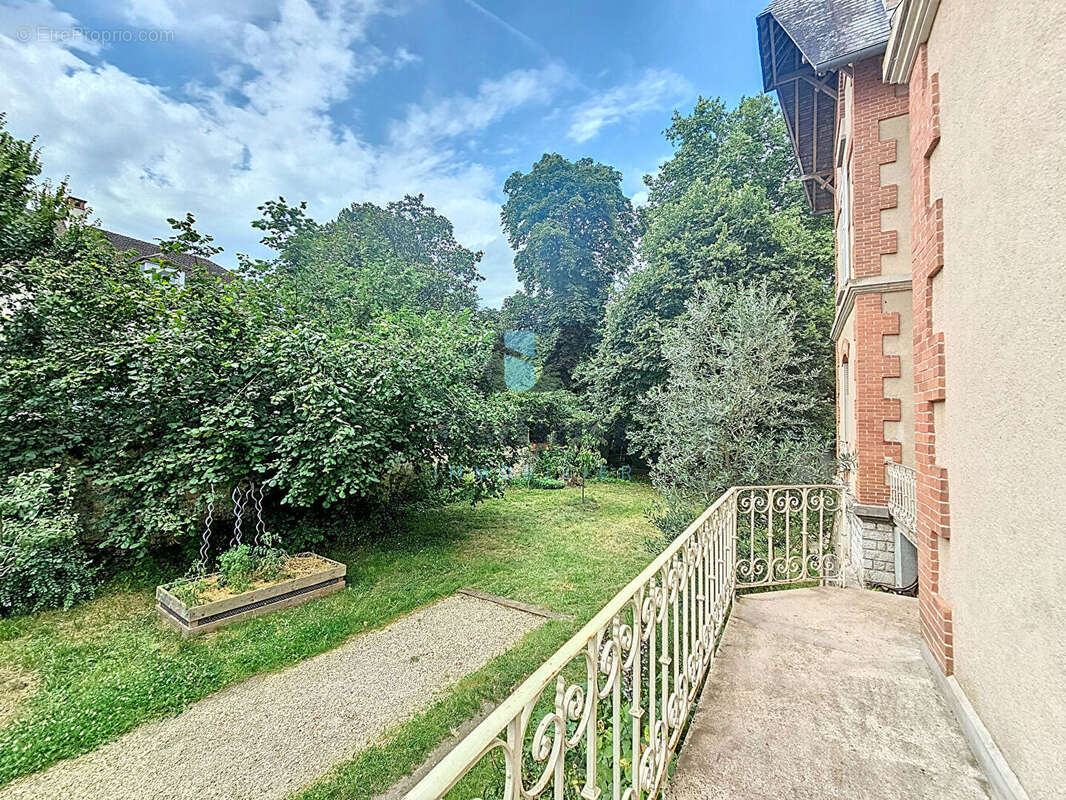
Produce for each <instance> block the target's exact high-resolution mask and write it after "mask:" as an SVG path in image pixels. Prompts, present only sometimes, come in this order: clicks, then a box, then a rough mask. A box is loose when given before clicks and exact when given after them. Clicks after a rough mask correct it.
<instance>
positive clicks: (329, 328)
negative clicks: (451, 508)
mask: <svg viewBox="0 0 1066 800" xmlns="http://www.w3.org/2000/svg"><path fill="white" fill-rule="evenodd" d="M0 129H2V117H0ZM40 172H41V166H40V164H39V163H38V160H37V157H36V154H35V153H34V151H33V147H32V143H30V142H21V141H19V140H16V139H14V138H13V137H11V136H10V135H7V134H5V133H3V132H2V130H0V221H2V225H0V228H3V235H2V236H0V475H5V474H17V473H22V472H27V471H30V470H34V469H38V468H40V467H44V466H48V465H50V464H52V463H54V462H55V461H57V460H62V461H65V462H69V463H72V464H77V465H78V470H79V474H78V476H77V478H78V480H79V485H84V486H85V488H86V491H85V496H86V509H85V513H84V514H83V515H82V517H81V523H82V524H83V526H84V527H85V528H86V532H87V536H92V537H93V540H94V541H99V542H100V549H101V550H103V551H107V552H108V554H109V555H111V554H114V555H118V556H120V557H121V556H125V557H126V559H125V560H127V561H134V560H136V559H138V558H139V557H142V556H144V555H146V554H148V553H150V552H153V551H158V550H159V549H161V548H162V547H169V546H172V545H175V544H176V545H179V546H181V545H183V544H186V543H188V542H189V541H190V540H191V539H192V538H193V537H194V536H195V535H196V533H197V531H198V528H199V524H200V520H201V519H202V516H201V515H202V513H203V506H204V494H205V493H206V492H207V491H208V489H209V487H211V486H215V487H217V489H218V490H219V492H222V493H225V492H228V491H229V490H230V489H231V488H232V487H234V486H235V485H238V484H239V483H240V482H241V481H254V482H255V483H256V484H257V485H259V486H262V487H265V489H266V492H267V493H266V504H267V506H268V508H267V509H266V511H267V513H268V515H270V514H272V513H276V512H277V511H278V509H279V508H288V509H300V510H302V511H303V512H308V511H310V512H321V511H322V510H323V509H326V508H330V509H338V508H340V509H341V510H343V511H354V510H358V511H360V512H367V511H372V510H373V509H374V508H375V507H381V506H385V505H389V504H390V503H391V501H392V499H393V495H394V494H396V493H403V494H414V495H418V494H420V493H421V494H424V493H425V492H426V491H427V490H428V489H437V488H440V486H438V485H436V484H444V483H447V482H449V480H450V476H448V475H444V476H441V477H440V478H439V479H438V476H434V481H432V482H430V481H426V480H420V481H401V482H400V483H402V484H403V485H398V482H397V481H395V480H393V478H395V477H403V476H404V475H405V474H407V473H408V472H409V473H412V474H413V473H418V472H419V471H420V470H421V471H422V473H425V472H432V465H433V464H439V463H461V464H468V465H470V464H487V463H498V461H499V456H500V452H501V448H500V446H499V441H500V439H501V434H500V425H499V412H498V410H497V408H496V406H495V404H494V402H493V400H492V398H489V397H486V396H485V395H484V394H483V393H481V392H480V391H479V389H478V381H479V378H480V374H481V368H482V365H483V364H484V363H485V360H486V355H487V353H488V352H489V351H490V350H491V346H490V345H491V343H490V339H491V336H490V333H489V330H488V328H487V327H486V324H485V322H484V320H482V318H481V317H479V316H478V315H477V314H476V313H475V308H474V304H475V298H476V291H475V288H474V285H475V283H476V281H477V279H478V275H477V269H476V266H477V261H478V259H479V258H480V256H479V255H478V254H477V253H474V252H471V251H469V250H467V249H465V248H462V246H461V245H459V244H458V243H457V242H456V241H455V239H454V235H453V232H452V229H451V225H450V223H449V222H448V221H447V220H446V219H444V218H443V217H441V216H439V215H437V214H436V212H435V211H434V210H433V209H432V208H429V207H428V206H425V204H424V203H423V202H422V200H421V198H417V197H414V198H406V199H405V200H404V201H403V202H401V203H398V204H392V205H390V206H389V207H387V208H385V209H381V208H377V207H372V206H369V205H363V206H358V207H353V208H351V209H348V210H346V211H345V212H343V213H342V214H341V216H340V217H339V218H338V219H337V220H336V221H335V222H334V223H329V224H327V225H319V224H317V223H315V222H314V221H313V220H310V218H308V217H307V216H306V215H305V214H304V213H303V209H302V207H300V208H293V207H289V206H287V205H286V204H285V203H284V201H279V202H271V203H267V204H266V205H265V206H264V207H262V209H261V210H263V211H264V219H262V220H260V221H258V222H257V223H254V227H257V228H259V229H261V230H263V231H264V232H265V234H266V235H265V236H264V240H263V241H264V243H265V244H267V245H268V246H270V247H272V248H274V249H275V250H276V251H277V257H276V258H274V259H271V260H270V261H265V262H259V261H252V260H251V259H247V258H245V259H243V260H242V267H243V268H244V269H245V270H247V272H248V273H250V274H254V279H251V278H250V277H249V278H245V277H242V276H238V275H228V276H226V278H225V279H221V278H219V277H217V276H214V275H212V274H209V273H207V272H200V273H197V274H189V275H188V277H187V279H186V281H185V284H184V287H183V288H181V289H178V288H176V287H175V286H173V285H172V284H171V283H170V281H169V280H168V279H167V278H166V276H165V275H159V274H156V272H158V271H154V272H152V273H149V274H144V273H142V270H141V267H140V265H138V264H136V263H132V262H131V260H130V259H129V258H128V257H127V255H126V254H121V253H116V252H115V251H114V249H113V248H112V247H111V246H110V245H109V244H108V243H107V242H106V241H105V240H104V239H103V237H102V236H101V235H100V233H99V231H96V230H94V229H93V228H91V227H88V226H85V225H83V224H81V223H79V222H78V221H77V220H74V219H69V218H68V217H67V215H66V213H65V211H64V210H65V209H66V207H67V204H66V202H65V199H64V197H63V189H62V188H61V189H59V190H56V191H52V190H50V189H48V188H47V187H45V186H41V185H38V184H37V183H36V182H35V176H36V175H38V174H40ZM193 221H194V220H193V218H192V217H191V216H187V217H186V219H185V220H183V221H178V220H175V221H174V222H173V224H174V226H175V229H176V231H178V234H177V236H176V237H174V238H173V239H172V240H170V241H168V242H164V243H161V249H163V250H164V251H167V252H182V251H183V250H184V251H185V252H194V251H199V252H201V253H207V254H209V253H211V252H213V251H214V248H212V247H210V238H209V237H207V236H204V235H201V234H199V233H197V232H196V231H195V230H194V229H193V228H192V223H193ZM8 233H11V235H10V236H9V235H8ZM23 234H26V235H23ZM31 234H32V235H31ZM205 247H206V248H207V250H204V248H205ZM454 483H458V482H457V481H455V482H454ZM463 488H464V489H469V490H470V491H471V492H472V499H474V500H477V499H480V498H481V497H484V496H487V495H491V494H495V493H498V492H499V490H500V486H499V481H498V480H493V479H491V478H490V479H489V480H479V481H474V482H472V483H470V485H469V486H468V487H463ZM79 510H80V508H79ZM294 516H298V515H294ZM307 536H308V531H307V529H306V528H305V529H304V530H303V531H301V538H307ZM312 536H313V534H312Z"/></svg>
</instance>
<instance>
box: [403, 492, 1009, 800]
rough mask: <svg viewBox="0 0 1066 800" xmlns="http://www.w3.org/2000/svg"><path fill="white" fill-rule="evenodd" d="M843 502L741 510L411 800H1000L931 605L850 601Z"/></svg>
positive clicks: (655, 572) (507, 706)
mask: <svg viewBox="0 0 1066 800" xmlns="http://www.w3.org/2000/svg"><path fill="white" fill-rule="evenodd" d="M841 492H842V489H841V488H840V487H837V486H772V487H735V488H732V489H730V490H729V491H727V492H726V493H725V494H723V495H722V496H721V497H720V498H719V499H718V500H717V501H716V502H715V503H714V504H713V505H711V506H710V507H709V508H708V509H707V510H706V511H705V512H704V513H703V514H702V515H701V516H700V517H699V518H698V519H697V520H696V521H695V522H693V523H692V524H691V525H690V526H689V527H688V528H687V529H686V530H685V532H684V533H683V534H681V536H679V537H678V538H677V539H676V540H674V541H673V542H672V543H671V544H670V545H669V546H668V547H667V548H666V549H665V551H664V552H662V553H661V554H660V555H659V556H658V557H657V558H655V560H653V561H652V563H651V564H649V565H648V567H647V568H645V569H644V570H643V571H642V572H641V573H640V574H639V575H637V576H636V577H635V578H634V579H633V580H632V581H631V582H630V583H629V584H628V585H627V586H626V587H625V588H624V589H622V591H621V592H619V593H618V594H617V595H616V596H615V597H614V598H613V599H612V600H611V601H610V602H609V603H608V604H607V605H606V606H605V607H604V608H603V609H602V610H601V611H600V612H599V613H598V614H597V615H596V616H595V617H594V618H593V619H592V620H590V621H589V623H588V624H587V625H585V627H584V628H582V629H581V630H580V631H579V632H578V633H577V634H576V635H575V636H574V637H573V638H571V639H570V641H569V642H567V643H566V644H565V645H563V647H562V648H560V649H559V650H558V651H557V652H556V653H555V655H553V656H552V657H551V658H550V659H548V661H546V662H545V663H544V664H543V665H542V666H541V667H540V668H539V669H538V670H536V672H534V673H533V674H532V675H531V676H530V677H529V678H528V679H527V680H526V681H525V682H524V683H523V684H522V685H521V686H520V687H519V688H518V689H517V690H516V691H515V692H514V693H513V694H512V695H511V696H510V697H508V698H507V699H505V700H504V701H503V702H502V703H501V704H500V705H499V706H497V707H496V709H495V710H494V711H492V713H490V714H489V715H488V716H487V717H486V718H485V719H484V720H483V721H482V722H481V724H480V725H478V726H477V727H476V728H475V729H474V730H473V731H472V732H471V733H470V734H469V735H468V736H466V738H464V739H463V740H462V741H460V742H459V743H458V744H457V745H456V746H455V747H454V748H453V749H452V750H451V752H450V753H448V755H446V756H445V757H444V758H443V760H441V761H440V763H438V764H437V765H436V767H434V768H433V769H432V770H431V771H430V772H429V773H428V774H427V775H426V776H425V777H424V778H423V779H422V780H421V781H420V782H419V783H418V784H417V785H416V786H415V787H414V788H413V789H412V790H411V791H410V792H409V793H408V794H407V795H406V800H439V798H443V797H445V796H448V797H450V798H460V797H461V798H469V797H478V798H503V800H519V799H520V798H522V799H524V800H533V798H538V797H542V796H549V795H550V796H551V797H552V798H553V800H563V798H573V799H574V800H579V799H581V800H600V798H608V797H609V798H612V800H641V798H647V799H648V800H654V798H656V797H657V796H659V795H660V793H663V794H665V795H668V796H671V797H677V798H685V800H689V799H692V800H695V798H712V797H713V798H738V799H739V798H746V799H750V798H767V800H769V798H781V797H799V798H827V800H828V798H840V797H863V798H885V800H889V798H891V799H892V800H896V799H897V798H899V797H910V798H929V800H933V799H934V798H936V800H942V799H943V798H947V799H948V800H953V799H954V798H987V797H988V793H987V789H986V786H985V782H984V778H983V777H982V776H981V774H980V773H979V771H978V770H977V768H976V766H975V765H974V763H973V760H972V758H971V757H970V755H969V752H968V750H967V748H966V744H965V741H964V739H963V738H962V734H961V733H960V731H959V730H958V729H957V726H956V723H955V721H954V719H953V718H952V717H951V714H950V711H949V710H948V708H947V707H946V705H945V704H944V702H943V701H942V700H941V699H939V696H938V694H937V689H936V687H935V684H934V682H933V679H932V677H931V675H930V674H929V673H928V671H927V670H926V667H925V665H924V664H923V663H922V661H921V659H920V657H919V655H918V652H919V634H918V612H917V606H916V601H915V600H912V599H910V598H902V597H895V596H889V595H881V594H875V593H872V592H864V591H861V590H858V589H847V590H845V588H844V586H845V583H846V577H845V571H844V567H843V559H842V558H841V556H842V554H844V553H846V552H847V542H846V541H845V537H846V527H847V526H845V525H843V524H842V520H841V517H842V508H841V506H842V501H843V498H842V494H841ZM779 588H784V589H790V591H766V590H768V589H779ZM758 590H763V592H762V593H758V594H751V592H753V591H758ZM697 706H698V707H699V711H698V712H696V709H697ZM694 712H696V713H695V717H694V718H693V713H694ZM682 747H683V750H682ZM679 754H680V757H678V755H679Z"/></svg>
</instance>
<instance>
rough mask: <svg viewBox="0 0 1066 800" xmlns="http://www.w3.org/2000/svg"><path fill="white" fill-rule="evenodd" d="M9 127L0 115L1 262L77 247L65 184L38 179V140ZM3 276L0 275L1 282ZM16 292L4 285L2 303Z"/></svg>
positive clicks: (3, 116) (16, 288)
mask: <svg viewBox="0 0 1066 800" xmlns="http://www.w3.org/2000/svg"><path fill="white" fill-rule="evenodd" d="M5 126H6V118H5V115H4V114H3V113H0V265H4V264H10V263H13V262H20V261H26V260H28V259H30V258H32V257H33V256H35V255H41V254H43V253H49V252H53V251H54V250H55V249H56V248H57V247H67V248H69V247H75V246H77V237H76V236H69V235H67V231H68V227H67V224H66V223H67V220H68V219H69V218H70V206H69V200H68V198H69V195H68V194H67V187H66V184H65V183H63V184H60V185H59V186H57V187H55V188H52V187H51V186H49V185H48V184H47V183H40V182H38V180H37V178H38V176H39V175H40V174H41V159H40V154H39V153H38V151H37V150H35V149H34V145H35V143H36V140H30V141H25V140H22V139H18V138H16V137H15V136H13V135H11V134H10V133H8V132H7V130H5ZM6 277H7V278H8V279H10V277H11V276H10V274H8V275H7V276H6ZM4 278H5V276H4V275H3V274H2V273H0V281H3V280H4ZM17 292H18V287H16V286H13V285H12V284H10V283H9V282H4V283H0V303H2V302H3V298H4V297H5V296H7V295H11V294H15V293H17Z"/></svg>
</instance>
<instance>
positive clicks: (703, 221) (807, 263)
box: [578, 97, 833, 436]
mask: <svg viewBox="0 0 1066 800" xmlns="http://www.w3.org/2000/svg"><path fill="white" fill-rule="evenodd" d="M666 135H667V137H668V138H669V139H670V140H671V141H672V142H673V143H674V145H675V146H676V148H677V149H676V152H675V153H674V156H673V157H672V158H671V159H669V160H668V161H666V162H665V163H664V164H663V165H662V166H661V167H660V169H659V171H658V173H657V174H656V175H654V176H648V177H646V178H645V182H646V183H647V185H648V187H649V193H650V194H649V204H648V205H647V206H646V207H645V208H644V209H642V217H643V227H644V234H643V237H642V240H641V248H640V252H641V256H642V261H643V265H642V266H641V268H640V269H638V270H637V271H636V272H635V273H634V274H633V275H632V276H631V277H630V279H629V280H628V282H627V283H626V285H625V286H624V287H623V288H622V289H621V290H620V291H619V292H618V294H617V295H616V296H615V298H614V299H613V300H612V302H611V304H610V306H609V307H608V311H607V315H606V322H605V325H604V327H603V330H602V334H601V336H600V341H599V343H598V346H597V352H596V354H595V356H594V357H593V358H592V359H590V360H589V362H587V363H586V364H584V365H583V366H582V369H581V370H580V371H579V375H578V377H579V379H580V381H581V382H582V383H583V384H584V385H585V386H586V387H587V389H588V391H589V395H590V399H591V402H592V404H593V405H594V407H595V408H596V409H597V411H598V412H599V414H600V416H601V418H602V419H603V421H604V422H605V424H606V425H607V426H608V427H609V428H610V429H613V430H615V431H617V432H621V435H623V436H624V435H625V432H627V431H629V430H631V429H632V428H633V411H634V409H635V408H636V407H637V406H638V405H639V403H640V401H641V398H642V397H643V396H644V395H645V394H646V393H647V392H648V391H649V390H650V389H652V388H653V387H654V386H657V385H659V384H661V383H662V381H663V380H665V377H666V374H667V363H666V358H665V355H664V353H663V349H662V348H663V344H662V336H663V334H662V331H663V328H664V327H665V326H667V325H668V324H669V322H670V321H672V320H674V319H676V318H677V317H678V316H679V315H680V314H681V313H682V312H683V311H684V307H685V303H686V301H687V300H688V299H689V298H690V297H691V296H692V293H693V291H694V289H695V286H696V285H697V284H698V283H699V282H700V281H702V280H708V279H718V280H722V281H725V282H727V283H734V284H747V283H752V282H761V281H766V282H767V285H768V286H769V287H770V289H772V290H773V291H775V292H777V293H779V294H781V295H782V296H785V297H787V298H788V302H789V303H790V304H791V305H790V307H791V308H792V310H793V311H795V314H794V318H793V324H794V326H795V330H794V334H795V336H796V341H797V352H798V353H799V355H800V357H801V359H802V360H804V361H806V362H808V363H809V364H810V365H811V366H812V367H814V368H816V370H817V372H816V374H814V375H813V376H812V375H810V374H809V373H810V370H806V369H805V370H804V375H806V377H805V378H804V380H805V381H806V383H807V386H808V390H809V391H810V393H811V395H812V396H815V397H817V398H819V400H820V402H818V403H817V404H816V405H815V407H813V408H812V409H810V410H809V412H807V413H808V414H809V415H810V417H811V418H812V419H816V420H817V421H818V422H819V423H820V424H822V425H824V426H829V425H831V419H832V407H831V400H832V394H833V375H832V359H831V356H830V353H831V345H830V342H829V336H828V332H829V326H830V324H831V320H832V313H833V304H832V290H831V281H832V270H833V249H832V248H833V242H832V231H831V229H830V227H829V225H828V224H827V221H826V220H824V219H821V218H813V217H811V215H810V214H809V213H808V212H807V210H806V208H805V206H804V205H803V204H804V199H803V192H802V189H801V188H800V187H799V184H798V181H797V180H796V178H797V177H798V175H797V173H796V169H795V166H794V159H793V157H792V153H791V149H790V144H789V142H788V136H787V132H786V130H785V128H784V125H783V123H782V122H781V121H780V114H779V113H778V111H777V110H776V108H775V107H774V105H773V102H772V101H771V100H770V99H769V98H765V97H761V98H749V99H746V100H742V101H741V103H740V104H739V105H738V106H737V108H735V109H733V110H728V109H726V107H725V106H724V105H723V104H722V103H721V101H719V100H705V99H702V98H701V99H700V100H699V101H698V102H697V104H696V107H695V108H694V110H693V112H692V114H691V115H689V116H680V115H677V114H675V115H674V118H673V120H672V123H671V125H670V127H669V128H668V129H667V130H666Z"/></svg>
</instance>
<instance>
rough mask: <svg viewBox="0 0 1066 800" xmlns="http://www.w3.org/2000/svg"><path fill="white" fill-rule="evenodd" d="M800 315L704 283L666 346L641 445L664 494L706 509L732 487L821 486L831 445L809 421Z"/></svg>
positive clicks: (761, 291) (772, 298)
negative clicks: (797, 327) (798, 337)
mask: <svg viewBox="0 0 1066 800" xmlns="http://www.w3.org/2000/svg"><path fill="white" fill-rule="evenodd" d="M794 316H795V312H793V311H790V310H789V304H788V302H787V301H786V299H785V298H783V297H781V296H780V295H777V294H774V293H773V292H771V291H770V290H769V289H768V288H767V286H766V284H765V283H762V284H759V285H753V286H737V285H731V284H723V283H721V282H713V281H707V282H702V283H700V284H699V285H698V286H697V287H696V290H695V292H694V294H693V295H692V297H691V298H690V299H689V300H688V302H687V303H686V305H685V313H684V314H683V315H682V316H681V317H680V318H679V319H678V320H677V321H676V322H675V323H674V324H673V325H671V326H669V327H668V328H667V329H666V331H665V334H664V337H663V353H664V355H665V357H666V362H667V372H668V374H667V378H666V380H665V381H664V382H663V383H662V384H661V385H658V386H656V387H654V388H653V389H652V390H651V391H650V392H648V394H647V396H646V397H645V398H644V400H643V402H642V403H641V406H640V409H639V411H638V413H637V421H638V423H639V425H638V427H637V429H636V432H635V435H634V440H635V442H636V444H637V445H638V447H639V448H640V450H641V452H642V453H643V454H644V455H645V456H646V457H648V458H649V459H650V460H651V462H652V481H653V482H654V483H655V484H656V486H658V487H659V488H661V489H663V490H664V491H672V492H676V493H679V494H680V495H681V496H682V497H685V498H695V499H698V500H699V502H700V503H701V504H702V505H704V506H706V505H707V504H708V503H710V502H711V501H712V500H713V499H714V498H715V497H716V496H717V495H719V494H720V493H721V492H722V491H724V490H725V489H727V488H728V487H729V486H734V485H753V484H763V483H804V482H809V481H816V480H818V479H819V478H821V477H822V473H823V472H824V468H823V466H822V459H823V456H824V454H825V452H826V450H827V444H828V442H827V439H826V438H825V437H824V436H822V435H821V434H820V432H819V431H818V429H817V428H816V427H815V426H813V425H812V424H811V423H809V422H807V421H806V419H805V414H804V411H805V410H807V409H809V408H810V407H811V405H812V404H813V402H814V400H813V399H812V398H811V396H810V395H809V393H808V392H807V390H806V387H805V386H804V384H803V381H802V380H801V374H800V369H799V368H800V363H799V359H801V354H800V353H799V350H798V347H797V344H796V341H795V337H794V334H793V329H794V325H793V322H794V319H793V318H794Z"/></svg>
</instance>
